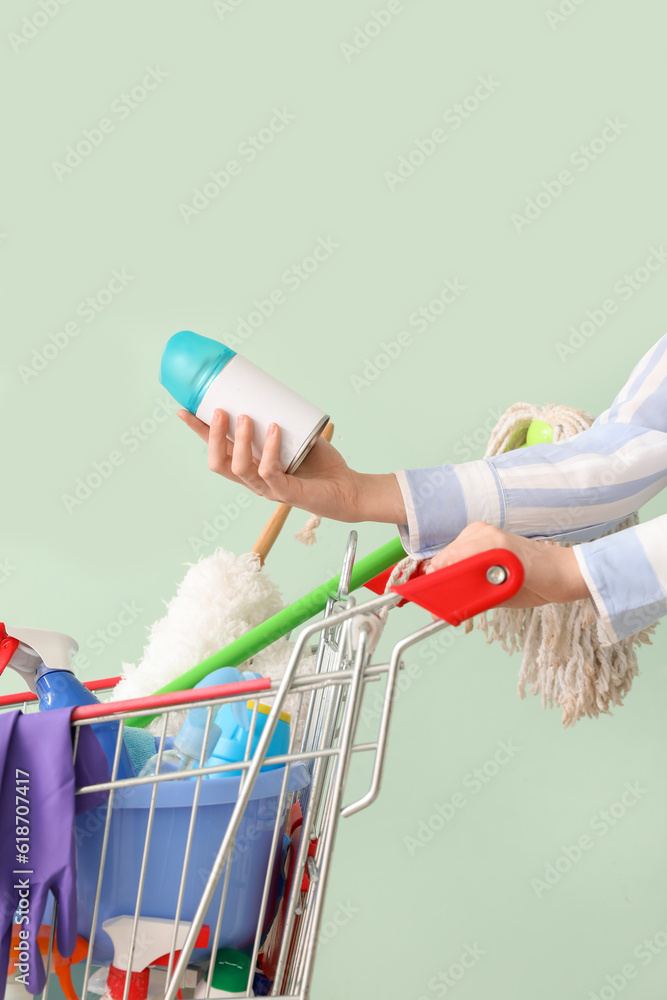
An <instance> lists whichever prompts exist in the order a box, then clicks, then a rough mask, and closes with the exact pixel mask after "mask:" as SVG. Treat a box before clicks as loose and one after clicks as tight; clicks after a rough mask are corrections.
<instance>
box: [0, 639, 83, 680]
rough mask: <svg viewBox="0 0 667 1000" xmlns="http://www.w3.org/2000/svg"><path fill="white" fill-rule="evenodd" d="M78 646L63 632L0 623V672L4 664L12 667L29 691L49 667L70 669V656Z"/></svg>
mask: <svg viewBox="0 0 667 1000" xmlns="http://www.w3.org/2000/svg"><path fill="white" fill-rule="evenodd" d="M3 650H4V651H5V656H4V657H3V656H2V652H3ZM78 650H79V644H78V642H77V641H76V639H73V638H72V636H71V635H67V634H66V633H65V632H54V631H52V630H51V629H46V628H22V627H15V626H11V625H8V626H7V627H6V628H5V627H4V626H2V625H0V673H2V671H3V670H4V668H5V667H12V668H13V669H14V670H16V671H18V673H20V674H21V675H22V677H23V679H24V680H25V682H26V684H27V685H28V687H29V688H30V690H31V691H35V686H36V682H37V680H38V678H39V677H41V675H42V674H44V673H48V671H50V670H69V672H70V673H74V668H73V667H72V657H73V656H74V654H75V653H77V652H78ZM3 660H4V662H3Z"/></svg>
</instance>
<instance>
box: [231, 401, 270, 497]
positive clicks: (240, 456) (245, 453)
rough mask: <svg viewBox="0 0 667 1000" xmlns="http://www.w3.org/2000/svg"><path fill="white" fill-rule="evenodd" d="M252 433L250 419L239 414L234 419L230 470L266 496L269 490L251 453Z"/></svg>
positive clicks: (256, 491)
mask: <svg viewBox="0 0 667 1000" xmlns="http://www.w3.org/2000/svg"><path fill="white" fill-rule="evenodd" d="M253 433H254V424H253V422H252V419H251V418H250V417H249V416H247V415H246V414H241V416H240V417H239V418H238V419H237V421H236V433H235V435H234V448H233V451H232V458H231V470H232V472H233V474H234V475H235V476H236V477H237V478H238V480H239V481H240V482H242V483H245V485H246V486H248V487H249V488H250V489H251V490H252V491H253V492H254V493H259V495H260V496H268V495H269V494H270V490H269V488H268V486H267V484H266V483H265V482H264V480H263V479H262V478H261V476H260V475H259V473H258V471H257V467H258V465H259V463H258V461H257V459H256V458H255V456H254V455H253V453H252V436H253Z"/></svg>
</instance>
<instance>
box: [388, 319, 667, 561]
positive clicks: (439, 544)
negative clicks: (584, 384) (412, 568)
mask: <svg viewBox="0 0 667 1000" xmlns="http://www.w3.org/2000/svg"><path fill="white" fill-rule="evenodd" d="M395 475H396V477H397V479H398V483H399V486H400V488H401V493H402V496H403V500H404V503H405V509H406V521H407V523H406V524H405V525H399V526H398V528H399V532H400V534H401V538H402V540H403V544H404V546H405V548H406V551H408V552H411V553H413V554H415V555H420V556H424V557H428V556H431V555H434V554H435V553H436V552H438V551H439V550H440V549H441V548H443V546H445V545H447V544H448V543H449V542H451V541H452V540H453V539H454V538H456V536H457V535H458V534H459V533H460V532H461V531H462V530H463V528H464V527H465V526H466V524H469V523H470V522H471V521H486V522H487V523H489V524H494V525H497V526H498V527H500V528H504V529H505V530H506V531H511V532H514V533H516V534H519V535H524V536H526V537H530V538H556V539H560V540H567V541H571V542H588V541H590V540H591V539H593V538H597V537H599V536H600V535H602V534H604V533H605V532H606V531H608V530H609V529H610V528H612V527H614V526H615V525H616V524H618V523H619V522H620V521H622V520H623V519H624V518H626V517H627V516H628V515H629V514H632V513H633V512H634V511H636V510H638V509H639V508H640V507H641V506H642V505H643V504H645V503H646V502H647V501H648V500H650V499H651V498H652V497H654V496H655V495H656V494H657V493H658V492H659V491H660V490H662V489H663V488H664V487H665V486H666V485H667V335H666V336H664V337H663V338H662V339H661V340H659V341H658V343H657V344H656V345H655V346H654V347H653V348H652V349H651V350H650V351H649V352H648V353H647V354H646V355H645V356H644V357H643V358H642V360H641V361H640V362H639V364H638V365H637V366H636V367H635V368H634V370H633V371H632V373H631V375H630V377H629V379H628V381H627V382H626V384H625V385H624V386H623V388H622V389H621V391H620V392H619V393H618V395H617V396H616V398H615V399H614V401H613V403H612V405H611V406H610V407H609V409H608V410H606V411H605V412H604V413H603V414H601V416H599V417H598V418H597V420H596V421H595V423H594V424H593V426H592V427H591V428H590V429H589V430H587V431H584V432H583V433H581V434H578V435H577V436H576V437H574V438H571V439H568V440H566V441H562V442H560V443H559V444H541V445H532V446H531V447H530V448H522V449H518V450H516V451H511V452H507V453H506V454H503V455H497V456H494V457H493V458H488V459H482V460H479V461H475V462H465V463H462V464H459V465H440V466H433V467H430V468H426V469H410V470H402V471H400V472H397V473H395ZM628 544H629V543H628Z"/></svg>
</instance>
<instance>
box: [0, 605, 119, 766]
mask: <svg viewBox="0 0 667 1000" xmlns="http://www.w3.org/2000/svg"><path fill="white" fill-rule="evenodd" d="M78 649H79V645H78V643H77V642H76V640H75V639H73V638H72V636H71V635H66V634H65V633H64V632H52V631H50V630H49V629H43V628H14V627H10V628H9V629H6V628H5V626H4V624H2V623H0V674H1V673H2V671H3V670H4V669H5V667H12V668H13V669H14V670H16V671H17V672H18V673H19V674H21V676H22V677H23V680H24V681H25V682H26V684H27V685H28V687H29V688H30V690H31V691H33V692H34V693H36V694H37V697H38V699H39V708H40V711H42V712H44V711H48V710H49V709H52V708H69V707H70V706H72V707H74V706H75V705H99V703H100V700H99V698H96V697H95V695H94V694H93V693H92V691H89V690H88V688H87V687H85V685H83V684H82V683H81V681H80V680H79V679H78V677H76V676H75V674H74V671H73V669H72V657H73V656H74V654H75V653H76V652H78ZM92 729H93V732H94V733H95V735H96V736H97V739H98V740H99V742H100V744H101V746H102V749H103V750H104V753H105V755H106V758H107V760H108V762H109V770H110V771H112V772H113V763H114V757H115V755H116V741H117V738H118V723H117V722H113V721H112V720H109V721H108V722H94V723H93V725H92ZM116 777H118V778H134V777H135V771H134V768H133V766H132V762H131V761H130V758H129V755H128V752H127V749H126V747H125V744H124V743H121V748H120V757H119V760H118V772H117V775H116Z"/></svg>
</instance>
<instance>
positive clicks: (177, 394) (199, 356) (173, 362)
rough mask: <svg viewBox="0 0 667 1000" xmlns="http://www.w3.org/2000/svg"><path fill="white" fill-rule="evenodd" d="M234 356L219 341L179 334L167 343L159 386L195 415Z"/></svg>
mask: <svg viewBox="0 0 667 1000" xmlns="http://www.w3.org/2000/svg"><path fill="white" fill-rule="evenodd" d="M235 355H236V351H233V350H232V349H231V347H225V345H224V344H221V343H220V342H219V341H218V340H211V339H210V338H209V337H200V336H199V334H198V333H193V332H192V330H181V332H180V333H175V334H174V336H173V337H170V338H169V340H168V341H167V343H166V346H165V349H164V351H163V353H162V364H161V366H160V382H161V383H162V385H163V386H164V387H165V389H166V390H167V392H168V393H169V394H170V395H172V396H173V397H174V399H175V400H176V401H177V402H179V403H180V404H181V406H184V407H185V409H186V410H189V411H190V413H196V412H197V410H198V409H199V405H200V403H201V401H202V399H203V398H204V395H205V393H206V390H207V389H208V387H209V386H210V384H211V382H212V381H213V379H214V378H215V377H216V375H218V374H219V373H220V372H221V371H222V369H223V368H224V367H225V365H226V364H227V363H228V362H229V361H231V360H232V358H233V357H234V356H235Z"/></svg>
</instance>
